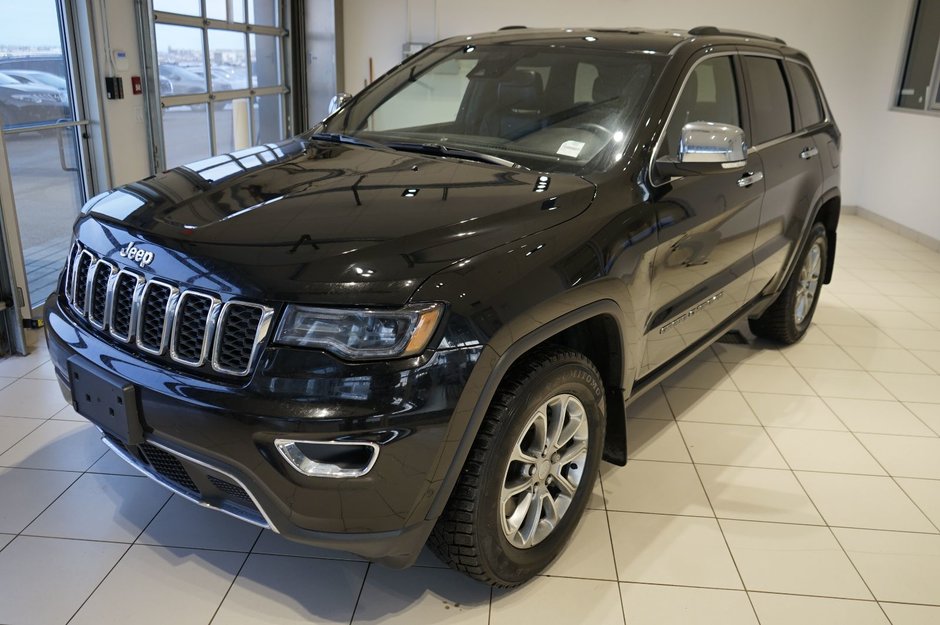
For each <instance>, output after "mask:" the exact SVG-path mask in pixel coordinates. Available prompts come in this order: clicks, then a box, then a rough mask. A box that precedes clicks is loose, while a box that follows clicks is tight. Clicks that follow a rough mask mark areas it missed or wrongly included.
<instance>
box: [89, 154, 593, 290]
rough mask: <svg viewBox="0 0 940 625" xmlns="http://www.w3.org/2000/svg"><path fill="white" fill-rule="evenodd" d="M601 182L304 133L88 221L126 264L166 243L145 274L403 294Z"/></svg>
mask: <svg viewBox="0 0 940 625" xmlns="http://www.w3.org/2000/svg"><path fill="white" fill-rule="evenodd" d="M546 185H547V186H546ZM594 191H595V188H594V185H592V184H591V183H589V182H587V181H585V180H584V179H582V178H579V177H577V176H572V175H552V176H551V177H550V178H548V179H546V177H545V176H543V175H541V174H539V173H537V172H531V171H527V170H517V169H508V168H506V167H501V166H497V165H490V164H486V163H476V162H470V161H466V160H457V159H453V158H439V157H433V156H431V157H429V156H424V155H415V154H408V153H402V152H394V151H391V150H381V149H374V148H369V147H360V146H350V145H345V144H332V143H321V142H314V143H306V142H302V141H300V140H291V141H287V142H283V143H280V144H276V145H275V144H269V145H267V146H261V147H257V148H251V149H248V150H243V151H241V152H236V153H233V154H227V155H223V156H218V157H214V158H211V159H207V160H204V161H201V162H198V163H192V164H190V165H187V166H184V167H179V168H177V169H174V170H171V171H168V172H165V173H162V174H160V175H157V176H154V177H151V178H149V179H146V180H143V181H141V182H138V183H134V184H131V185H128V186H126V187H123V188H120V189H117V190H115V191H113V192H111V193H109V194H106V195H104V196H100V198H99V199H97V201H95V202H94V203H93V204H92V205H91V207H90V208H89V209H86V210H87V217H85V218H84V219H83V220H81V221H80V222H79V224H78V227H77V234H78V236H79V238H80V240H81V241H82V242H83V243H85V244H86V245H88V246H89V247H91V248H92V249H93V250H94V251H95V252H97V253H98V254H102V255H104V256H107V257H110V258H112V259H113V260H115V262H117V263H118V264H120V265H125V266H126V265H128V262H127V259H125V258H121V257H120V255H119V252H120V250H121V249H122V248H124V247H126V246H127V245H128V244H134V245H135V246H137V247H139V248H144V249H146V250H148V251H152V252H154V255H153V257H152V258H153V260H152V262H151V263H150V264H149V265H147V266H146V267H145V268H143V271H144V272H145V273H152V274H154V275H156V276H161V277H164V278H167V279H170V280H174V281H178V282H183V283H186V284H189V285H191V286H195V287H201V288H206V289H211V290H215V291H222V292H228V293H238V294H240V295H241V296H249V297H256V298H261V299H271V300H281V301H298V302H316V303H324V304H330V303H333V304H348V303H356V304H373V305H393V304H394V305H397V304H401V303H404V302H405V301H407V300H408V298H409V297H410V296H411V294H412V293H413V292H414V291H415V290H416V289H417V288H418V286H420V284H421V282H423V281H424V280H426V279H427V278H428V277H429V276H431V275H432V274H434V273H435V272H437V271H440V270H441V269H443V268H445V267H447V266H449V265H452V264H454V263H459V262H461V261H463V260H465V259H468V258H470V257H473V256H475V255H477V254H480V253H481V252H484V251H486V250H489V249H492V248H495V247H498V246H500V245H503V244H505V243H507V242H510V241H513V240H515V239H518V238H521V237H523V236H526V235H530V234H532V233H535V232H539V231H541V230H544V229H547V228H551V227H553V226H557V225H558V224H560V223H562V222H564V221H566V220H568V219H571V218H572V217H574V216H575V215H577V214H578V213H580V212H582V211H583V210H584V209H585V208H587V206H588V205H589V204H590V203H591V201H592V199H593V197H594ZM148 258H149V257H148Z"/></svg>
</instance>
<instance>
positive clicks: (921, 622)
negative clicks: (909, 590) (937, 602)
mask: <svg viewBox="0 0 940 625" xmlns="http://www.w3.org/2000/svg"><path fill="white" fill-rule="evenodd" d="M881 607H883V608H884V611H885V612H886V613H887V614H888V618H890V619H891V623H892V625H937V623H940V606H927V605H909V604H902V603H882V604H881Z"/></svg>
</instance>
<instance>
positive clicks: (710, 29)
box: [689, 26, 787, 46]
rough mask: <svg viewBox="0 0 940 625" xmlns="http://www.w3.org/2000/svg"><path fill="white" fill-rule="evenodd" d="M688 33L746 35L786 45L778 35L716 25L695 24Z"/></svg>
mask: <svg viewBox="0 0 940 625" xmlns="http://www.w3.org/2000/svg"><path fill="white" fill-rule="evenodd" d="M689 34H690V35H694V36H700V37H701V36H707V35H724V36H725V37H747V38H749V39H763V40H765V41H774V42H776V43H779V44H781V45H784V46H785V45H787V42H786V41H784V40H783V39H781V38H780V37H771V36H770V35H761V34H760V33H749V32H747V31H743V30H722V29H720V28H718V27H717V26H696V27H695V28H690V29H689Z"/></svg>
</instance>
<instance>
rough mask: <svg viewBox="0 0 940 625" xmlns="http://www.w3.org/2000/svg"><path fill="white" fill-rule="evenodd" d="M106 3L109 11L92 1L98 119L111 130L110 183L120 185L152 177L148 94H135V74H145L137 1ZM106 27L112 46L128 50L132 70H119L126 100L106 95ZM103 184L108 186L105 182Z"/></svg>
mask: <svg viewBox="0 0 940 625" xmlns="http://www.w3.org/2000/svg"><path fill="white" fill-rule="evenodd" d="M104 4H105V5H106V6H105V9H106V12H105V13H103V12H102V10H101V9H102V2H101V0H89V2H88V5H89V6H90V7H91V15H92V24H93V30H94V35H95V39H96V47H97V54H98V68H97V69H98V76H97V83H98V89H100V90H101V97H102V99H103V100H104V107H103V118H104V119H103V120H98V122H99V123H101V122H103V124H104V129H105V130H106V131H107V132H105V133H104V140H105V142H106V143H107V145H108V147H109V150H108V152H109V156H110V158H109V159H108V160H109V164H110V170H111V180H110V182H111V184H112V185H113V186H117V185H121V184H126V183H128V182H133V181H135V180H139V179H140V178H144V177H146V176H149V175H150V155H149V145H148V141H147V136H148V127H147V122H146V116H145V114H144V113H145V106H146V104H145V101H144V96H140V95H133V93H132V90H131V76H141V77H142V76H143V68H142V67H141V61H140V58H141V57H140V43H139V39H138V37H137V11H136V7H135V4H136V3H135V2H131V1H130V0H106V2H105V3H104ZM106 28H107V32H108V35H109V37H110V43H111V49H112V50H124V51H125V52H127V61H128V69H127V70H119V71H117V72H116V75H118V76H120V77H121V78H123V80H124V99H123V100H107V99H105V95H104V77H105V76H107V75H109V74H110V69H109V66H108V53H107V51H106V50H105V46H104V39H105V29H106ZM101 186H102V187H104V186H105V183H102V184H101ZM101 190H104V188H102V189H101Z"/></svg>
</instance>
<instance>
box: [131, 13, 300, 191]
mask: <svg viewBox="0 0 940 625" xmlns="http://www.w3.org/2000/svg"><path fill="white" fill-rule="evenodd" d="M230 1H231V0H230ZM238 1H240V2H245V20H246V21H245V23H244V24H243V23H241V22H228V21H226V20H220V19H213V18H203V17H201V16H192V15H182V14H176V13H166V12H163V11H155V10H154V8H153V0H136V3H137V8H138V27H139V31H140V32H139V38H140V49H141V66H142V67H143V73H144V80H145V81H146V83H147V86H148V88H147V89H146V90H145V96H146V100H147V107H146V109H147V117H148V123H149V127H150V161H151V173H157V172H159V171H163V170H165V169H166V149H165V146H164V140H165V139H164V134H163V109H164V107H170V106H179V105H192V104H205V105H206V113H207V115H208V117H209V119H208V124H209V148H210V151H213V152H214V151H215V150H216V148H217V145H216V143H217V140H216V129H215V112H214V110H213V105H214V104H215V103H216V102H227V101H231V100H238V99H244V98H248V100H249V115H248V125H249V128H250V131H249V136H254V127H253V126H254V116H253V115H252V114H251V109H250V107H251V104H250V102H251V101H252V100H253V99H254V98H255V97H258V96H263V95H280V96H281V113H282V120H283V124H284V130H285V133H286V134H285V136H290V135H291V134H292V133H293V129H294V122H293V113H294V110H293V109H294V103H293V101H292V100H293V98H291V97H290V94H291V93H292V92H293V88H292V80H293V71H294V62H295V61H294V59H293V54H292V52H293V50H292V45H291V38H290V36H291V32H290V30H289V28H290V27H291V26H292V24H293V22H292V19H293V18H292V13H293V10H292V4H293V3H292V2H287V1H285V0H271V1H272V2H277V3H278V14H279V21H280V25H278V26H261V25H258V24H250V23H249V22H248V21H247V20H248V6H247V2H248V1H250V0H247V1H246V0H238ZM199 4H200V10H201V11H202V15H205V14H206V0H200V3H199ZM229 12H231V11H230V10H229ZM157 24H173V25H177V26H189V27H192V28H199V29H201V30H202V45H203V53H204V56H203V63H204V71H205V76H206V93H197V94H191V95H173V94H170V95H162V94H161V93H160V79H159V75H160V74H159V61H158V56H157V38H156V31H155V26H156V25H157ZM210 29H216V30H227V31H232V32H241V33H245V35H246V37H247V36H249V35H251V34H258V35H269V36H275V37H278V38H280V44H281V45H280V58H281V68H280V69H281V78H282V83H281V84H280V85H278V86H274V87H253V86H252V85H251V76H252V72H251V45H250V42H249V41H246V42H245V43H246V52H247V55H248V58H247V65H248V67H247V72H248V86H247V87H246V88H245V89H238V90H229V91H220V92H216V91H213V89H212V73H211V63H210V60H209V55H210V52H209V37H208V33H209V30H210ZM210 156H213V155H212V154H210V155H207V156H206V158H209V157H210Z"/></svg>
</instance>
